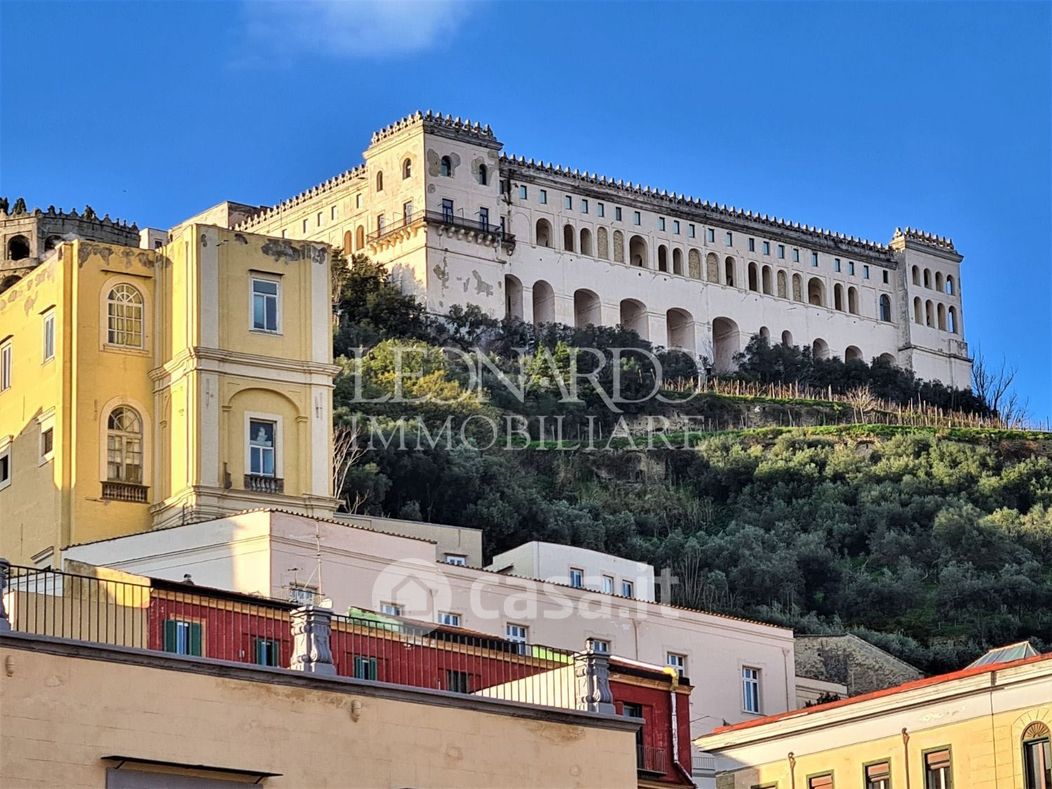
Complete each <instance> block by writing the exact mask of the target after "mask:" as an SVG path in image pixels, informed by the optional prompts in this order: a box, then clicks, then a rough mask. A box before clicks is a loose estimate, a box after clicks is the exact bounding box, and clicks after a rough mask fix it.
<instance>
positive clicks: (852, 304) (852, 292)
mask: <svg viewBox="0 0 1052 789" xmlns="http://www.w3.org/2000/svg"><path fill="white" fill-rule="evenodd" d="M847 311H848V312H850V313H851V314H852V315H858V288H856V287H854V286H851V287H849V288H848V289H847Z"/></svg>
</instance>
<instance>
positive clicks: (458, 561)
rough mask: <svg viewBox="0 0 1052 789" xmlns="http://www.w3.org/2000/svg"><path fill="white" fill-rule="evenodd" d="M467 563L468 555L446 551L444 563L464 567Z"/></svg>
mask: <svg viewBox="0 0 1052 789" xmlns="http://www.w3.org/2000/svg"><path fill="white" fill-rule="evenodd" d="M467 563H468V557H467V556H464V555H463V554H459V553H447V554H446V564H455V565H457V566H458V567H466V566H467Z"/></svg>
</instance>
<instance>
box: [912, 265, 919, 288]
mask: <svg viewBox="0 0 1052 789" xmlns="http://www.w3.org/2000/svg"><path fill="white" fill-rule="evenodd" d="M912 276H913V284H914V285H920V269H919V268H917V267H916V266H914V267H913V269H912Z"/></svg>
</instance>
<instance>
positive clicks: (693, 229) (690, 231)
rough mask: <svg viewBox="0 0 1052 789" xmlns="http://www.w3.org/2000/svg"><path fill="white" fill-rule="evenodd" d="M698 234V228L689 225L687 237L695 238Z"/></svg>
mask: <svg viewBox="0 0 1052 789" xmlns="http://www.w3.org/2000/svg"><path fill="white" fill-rule="evenodd" d="M696 234H697V228H696V227H694V225H687V238H694V237H695V235H696Z"/></svg>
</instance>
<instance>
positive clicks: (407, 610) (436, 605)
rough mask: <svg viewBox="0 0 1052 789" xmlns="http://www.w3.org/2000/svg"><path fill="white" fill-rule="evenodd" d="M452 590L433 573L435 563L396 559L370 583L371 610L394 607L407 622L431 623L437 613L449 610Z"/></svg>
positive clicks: (439, 574)
mask: <svg viewBox="0 0 1052 789" xmlns="http://www.w3.org/2000/svg"><path fill="white" fill-rule="evenodd" d="M452 602H453V591H452V590H451V589H450V588H449V583H448V582H447V581H446V579H445V578H444V577H443V576H442V575H441V573H439V572H437V571H436V570H435V564H434V562H426V561H424V560H422V559H399V560H398V561H397V562H394V563H393V564H389V565H387V567H385V568H384V570H383V572H381V573H380V575H378V576H377V577H376V582H375V583H374V584H373V593H372V608H373V610H374V611H382V610H384V608H385V606H390V605H396V606H398V610H399V612H400V614H401V615H402V616H404V617H407V618H409V619H424V620H428V621H430V620H432V619H433V618H434V617H435V615H436V614H437V612H439V611H449V610H450V609H451V608H452Z"/></svg>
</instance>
